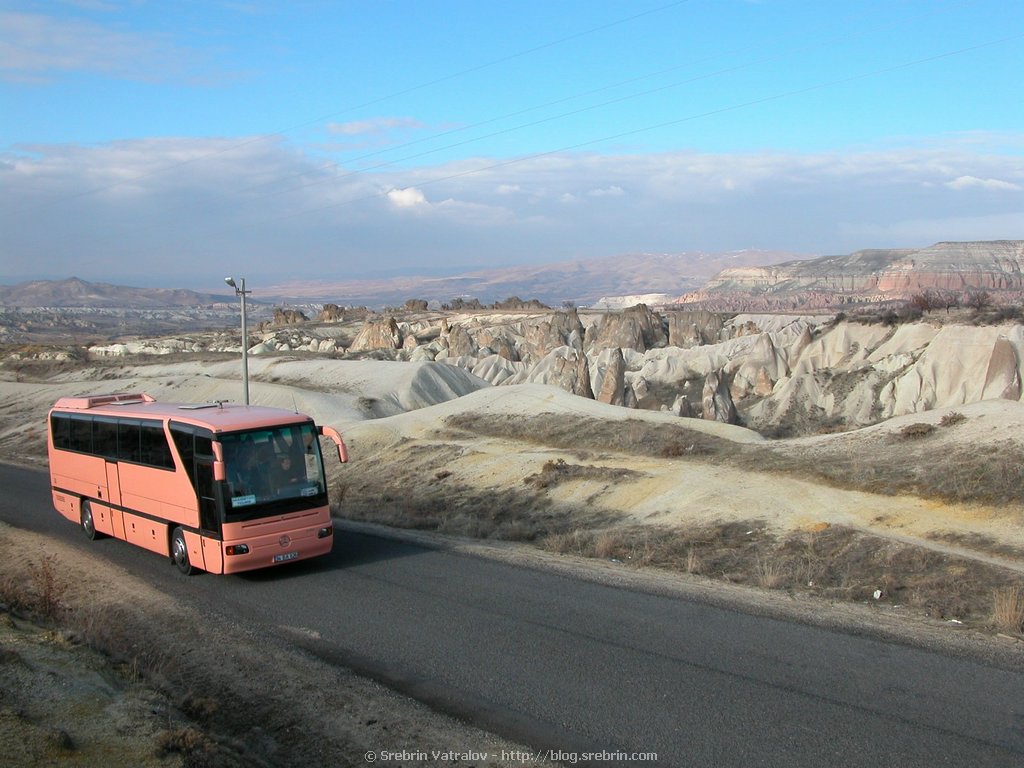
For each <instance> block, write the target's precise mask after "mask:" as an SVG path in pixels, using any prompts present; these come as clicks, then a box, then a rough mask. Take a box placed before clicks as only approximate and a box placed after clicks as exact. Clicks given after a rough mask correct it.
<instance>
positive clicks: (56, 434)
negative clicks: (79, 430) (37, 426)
mask: <svg viewBox="0 0 1024 768" xmlns="http://www.w3.org/2000/svg"><path fill="white" fill-rule="evenodd" d="M50 432H51V433H52V434H53V447H54V448H63V449H64V450H67V449H68V448H70V447H71V419H70V418H68V417H67V416H65V415H64V414H60V413H55V414H53V415H52V416H50Z"/></svg>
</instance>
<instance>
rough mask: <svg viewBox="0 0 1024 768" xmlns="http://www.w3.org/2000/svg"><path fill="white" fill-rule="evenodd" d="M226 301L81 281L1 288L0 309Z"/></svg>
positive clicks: (206, 295) (38, 282) (137, 306)
mask: <svg viewBox="0 0 1024 768" xmlns="http://www.w3.org/2000/svg"><path fill="white" fill-rule="evenodd" d="M224 301H225V297H224V296H223V295H216V294H212V293H198V292H196V291H190V290H185V289H183V288H132V287H128V286H123V285H112V284H110V283H93V282H89V281H87V280H82V279H81V278H78V277H71V278H68V279H67V280H33V281H31V282H27V283H19V284H17V285H12V286H7V285H0V307H88V308H90V309H126V308H130V309H158V308H168V307H200V306H205V305H210V304H215V303H220V302H224ZM232 301H233V299H232Z"/></svg>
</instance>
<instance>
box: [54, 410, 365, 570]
mask: <svg viewBox="0 0 1024 768" xmlns="http://www.w3.org/2000/svg"><path fill="white" fill-rule="evenodd" d="M48 432H49V437H48V450H49V457H50V485H51V487H52V490H53V505H54V507H56V509H57V511H58V512H60V513H61V514H62V515H63V516H64V517H66V518H68V519H69V520H72V521H73V522H76V523H79V524H81V526H82V530H83V531H85V535H86V536H88V537H89V538H90V539H95V538H97V537H99V536H104V535H106V536H114V537H116V538H118V539H124V540H125V541H128V542H131V543H132V544H137V545H138V546H140V547H145V548H146V549H150V550H152V551H154V552H157V553H159V554H162V555H166V556H168V557H169V558H170V559H171V561H172V562H173V563H174V564H175V565H176V566H177V567H178V569H179V570H180V571H181V572H182V573H184V574H186V575H187V574H191V573H192V572H193V571H195V570H203V571H209V572H210V573H238V572H240V571H248V570H252V569H255V568H265V567H267V566H271V565H278V564H280V563H286V562H291V561H293V560H304V559H306V558H310V557H316V556H317V555H324V554H327V553H328V552H330V551H331V545H332V544H333V541H334V526H333V525H332V524H331V514H330V509H329V507H328V503H327V479H326V475H325V473H324V463H323V457H322V456H321V453H320V440H319V436H320V435H324V436H326V437H328V438H330V439H331V440H332V441H333V442H334V443H335V445H336V446H337V449H338V459H339V460H340V461H342V462H345V461H348V451H347V449H346V448H345V443H344V442H343V441H342V439H341V435H339V434H338V432H337V431H336V430H334V429H331V428H330V427H317V426H316V425H315V424H314V423H313V420H312V419H311V418H310V417H309V416H305V415H303V414H301V413H293V412H291V411H286V410H279V409H277V408H263V407H258V406H248V405H230V404H226V403H204V404H193V405H190V404H182V403H163V402H157V401H156V400H155V399H154V398H152V397H150V396H149V395H146V394H126V393H123V394H110V395H84V396H81V397H63V398H61V399H60V400H58V401H57V402H56V403H55V404H54V406H53V408H52V409H51V410H50V416H49V430H48Z"/></svg>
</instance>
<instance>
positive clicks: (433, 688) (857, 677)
mask: <svg viewBox="0 0 1024 768" xmlns="http://www.w3.org/2000/svg"><path fill="white" fill-rule="evenodd" d="M0 488H2V489H3V493H2V494H0V519H3V520H4V521H6V522H9V523H11V524H13V525H16V526H19V527H22V528H27V529H30V530H33V531H39V532H45V533H47V534H50V535H53V536H54V537H57V538H59V539H60V540H61V541H62V542H69V543H72V544H74V545H75V546H79V547H82V548H86V547H88V548H89V549H90V550H91V551H92V552H94V553H95V556H96V557H100V558H105V559H107V560H109V561H110V562H113V563H116V564H117V565H119V566H121V567H124V568H126V569H128V570H129V571H131V572H132V573H134V574H136V575H138V576H140V577H143V578H145V579H147V580H148V581H149V582H151V583H152V584H153V585H154V586H156V587H157V588H159V589H161V590H164V591H166V592H167V593H169V594H171V595H174V596H176V597H178V598H181V599H183V600H187V601H189V602H200V603H201V604H202V605H204V606H205V607H206V608H207V609H208V610H211V611H217V612H220V613H223V614H224V615H226V616H228V617H231V618H232V619H233V620H236V621H242V622H247V623H250V624H252V625H255V626H257V627H259V628H260V631H265V632H268V633H274V634H282V633H283V634H285V635H287V636H289V637H292V638H295V642H299V643H301V644H303V645H304V647H306V648H307V649H308V650H309V651H310V652H312V653H314V654H317V655H318V656H319V657H321V658H323V659H326V660H328V661H331V662H333V663H337V664H341V665H344V666H348V667H351V668H354V669H355V670H357V671H360V672H362V673H364V674H367V675H369V676H371V677H374V678H376V679H378V680H381V681H384V682H385V683H387V684H389V685H391V686H392V687H394V688H396V689H397V690H399V691H402V692H404V693H407V694H409V695H412V696H414V697H416V698H419V699H421V700H423V701H425V702H427V703H429V704H431V705H432V706H435V707H437V708H439V709H442V710H444V711H446V712H449V713H454V714H456V715H459V716H462V717H464V718H466V719H469V720H470V721H471V722H473V723H475V724H477V725H480V726H482V727H483V728H485V729H487V730H491V731H494V732H497V733H499V734H501V735H504V736H507V737H509V738H511V739H514V740H516V741H519V742H521V743H526V744H529V745H530V746H532V747H535V748H538V749H542V750H546V749H554V750H556V751H561V752H562V753H563V755H564V756H567V757H571V756H572V755H573V754H574V753H575V754H577V755H579V754H581V753H584V752H594V751H599V750H606V751H609V752H621V753H627V754H628V753H656V754H657V756H658V760H657V763H656V764H657V765H673V766H691V765H692V766H745V767H746V766H785V767H786V768H790V767H791V766H815V767H816V768H817V767H818V766H871V767H872V768H877V767H878V766H928V767H929V768H932V767H934V766H942V765H950V766H1014V767H1015V768H1017V767H1019V766H1021V765H1024V674H1022V673H1020V672H1012V671H1007V670H1005V669H1000V668H998V667H995V666H989V665H987V664H984V663H980V662H977V661H972V660H967V659H962V658H953V657H952V656H948V655H944V654H940V653H933V652H928V651H924V650H920V649H915V648H910V647H906V646H903V645H899V644H894V643H889V642H883V641H880V640H877V639H872V638H870V637H862V636H851V635H848V634H844V633H841V632H836V631H830V630H826V629H822V628H818V627H810V626H805V625H802V624H798V623H794V622H787V621H781V620H777V619H772V618H765V617H760V616H751V615H747V614H744V613H742V612H738V611H735V610H730V609H724V608H719V607H714V606H710V605H705V604H699V603H693V602H688V601H686V600H682V599H678V598H672V597H664V596H656V595H650V594H643V593H638V592H633V591H629V590H625V589H620V588H616V587H610V586H606V585H601V584H597V583H592V582H589V581H580V580H576V579H571V578H567V577H564V576H560V575H557V574H553V573H548V572H545V571H540V570H533V569H529V568H522V567H516V566H512V565H509V564H506V563H502V562H497V561H493V560H488V559H483V558H477V557H473V556H468V555H462V554H458V553H452V552H450V551H444V550H434V549H429V548H424V547H420V546H415V545H412V544H409V543H404V542H399V541H393V540H390V539H384V538H378V537H373V536H366V535H355V534H342V535H339V536H338V537H337V541H336V543H335V549H334V552H333V553H332V554H331V555H330V556H328V557H326V558H322V559H321V560H319V561H314V562H310V563H298V564H296V565H294V566H287V567H284V568H278V569H274V570H270V571H265V572H260V573H256V574H249V575H242V576H232V577H214V576H209V575H200V576H195V577H191V578H186V577H182V576H180V575H179V574H178V573H177V571H175V569H174V568H173V567H172V566H171V565H169V564H168V562H167V561H166V560H165V559H163V558H160V557H158V556H156V555H153V554H152V553H149V552H146V551H144V550H141V549H138V548H135V547H132V546H130V545H128V544H126V543H124V542H118V541H113V540H102V541H99V542H88V541H86V540H85V538H84V536H83V535H82V534H81V532H80V531H79V530H78V528H77V527H76V526H74V525H72V524H71V523H69V522H67V521H66V520H64V519H63V518H61V517H60V516H59V515H58V514H57V513H56V512H54V511H53V510H52V508H51V506H50V502H49V496H48V487H47V477H46V475H44V474H42V473H39V472H33V471H29V470H25V469H20V468H14V467H10V466H6V465H0ZM287 627H290V628H293V630H294V629H296V628H297V629H302V630H306V632H303V633H295V632H294V631H289V630H288V629H285V628H287ZM302 638H306V639H302ZM394 739H395V741H394V743H388V744H381V745H380V748H381V749H385V750H395V751H397V750H402V749H407V750H414V749H416V744H415V743H414V741H410V743H404V742H403V741H402V736H401V735H395V736H394ZM581 762H582V761H581ZM625 762H626V761H624V760H621V759H619V760H610V761H607V762H596V764H602V765H612V764H624V763H625ZM635 764H638V765H639V764H645V763H641V762H637V763H635ZM646 764H651V763H646Z"/></svg>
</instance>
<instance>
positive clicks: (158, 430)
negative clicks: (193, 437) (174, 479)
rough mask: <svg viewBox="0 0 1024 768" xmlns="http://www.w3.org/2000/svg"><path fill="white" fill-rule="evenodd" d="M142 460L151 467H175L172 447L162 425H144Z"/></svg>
mask: <svg viewBox="0 0 1024 768" xmlns="http://www.w3.org/2000/svg"><path fill="white" fill-rule="evenodd" d="M142 461H143V463H145V464H148V465H150V466H151V467H163V468H164V469H174V459H173V458H172V457H171V447H170V446H169V445H168V444H167V435H165V434H164V429H163V427H162V426H160V425H154V426H149V425H148V424H144V425H143V426H142Z"/></svg>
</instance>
